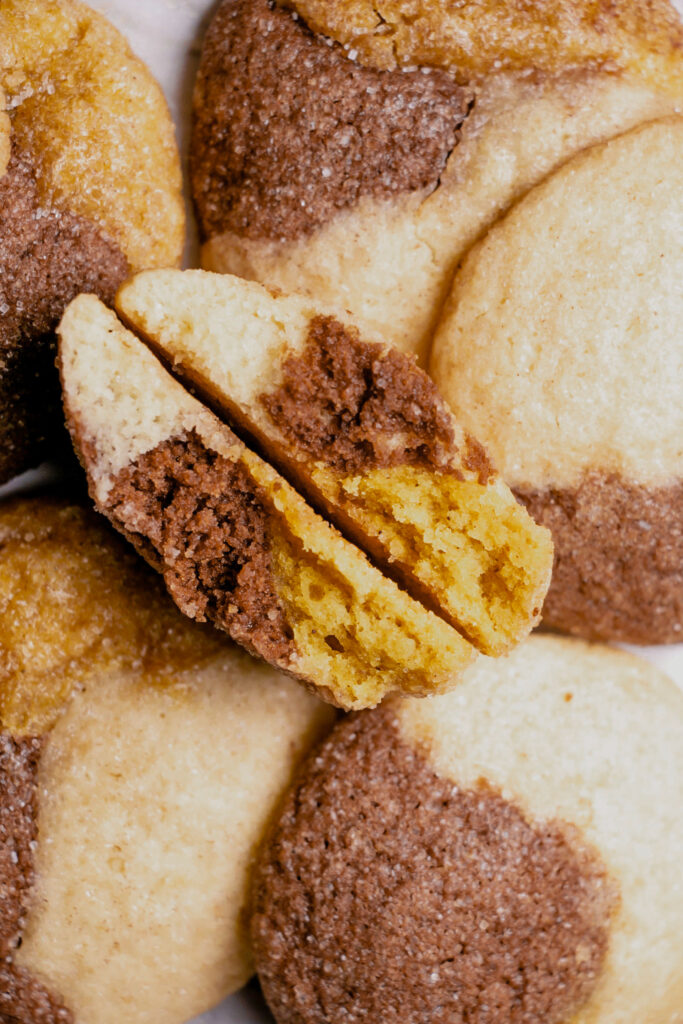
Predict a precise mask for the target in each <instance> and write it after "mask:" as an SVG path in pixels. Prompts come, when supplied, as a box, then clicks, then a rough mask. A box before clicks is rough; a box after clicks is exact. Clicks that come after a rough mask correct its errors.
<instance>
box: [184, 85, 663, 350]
mask: <svg viewBox="0 0 683 1024" xmlns="http://www.w3.org/2000/svg"><path fill="white" fill-rule="evenodd" d="M680 96H681V93H680V92H679V94H678V97H677V96H676V95H674V94H672V93H671V92H670V91H667V90H665V89H661V90H660V89H657V88H654V87H652V86H650V85H648V84H646V83H644V82H642V81H639V80H636V79H627V78H625V77H623V76H620V75H616V74H606V73H605V72H604V71H590V70H582V71H580V72H576V71H565V72H563V73H558V74H557V75H556V76H553V77H544V78H541V79H540V80H536V79H533V78H525V77H524V76H520V75H513V74H498V75H495V76H492V77H491V78H489V79H487V80H486V81H485V82H483V83H481V84H480V85H478V86H477V88H476V91H475V99H474V106H473V108H472V110H471V111H470V113H469V115H468V117H467V118H466V119H465V122H464V124H463V126H462V129H461V137H460V139H459V141H458V144H457V146H456V147H455V149H454V150H453V152H452V153H451V155H450V157H449V159H448V162H447V164H446V167H445V170H444V171H443V172H442V174H441V177H440V183H439V186H438V188H436V189H435V190H431V189H430V190H419V191H417V192H413V193H403V194H400V195H397V196H396V197H394V198H393V199H392V200H391V201H386V200H378V199H376V198H372V197H368V196H361V198H360V199H359V200H358V201H357V203H356V204H355V205H354V206H353V207H351V208H350V209H348V210H342V211H341V212H339V213H337V214H336V215H335V216H334V218H333V219H331V220H330V221H329V222H328V223H326V224H323V225H322V226H321V227H320V228H318V229H317V230H316V231H314V232H313V233H312V234H311V235H309V236H308V237H306V238H300V239H294V240H292V241H288V242H273V241H269V240H267V239H258V240H256V239H253V238H246V237H244V236H241V235H238V234H236V233H234V232H227V233H222V234H217V235H215V236H214V237H213V238H210V239H208V240H207V241H206V242H205V244H204V245H203V247H202V253H201V261H202V266H203V267H204V268H205V269H206V270H213V271H218V272H221V273H232V274H236V275H238V276H240V277H246V278H249V279H252V280H257V281H261V282H262V283H264V284H266V285H267V286H268V287H271V288H278V289H280V290H282V291H283V292H285V293H289V292H298V293H302V294H305V295H307V296H309V297H311V298H312V299H314V300H315V303H316V305H317V307H318V309H319V310H320V311H323V312H324V311H326V310H328V309H329V310H330V311H332V312H333V311H334V310H335V309H339V308H341V309H344V310H347V311H348V312H347V318H349V317H350V318H351V319H352V320H353V321H354V322H356V323H358V325H359V326H360V328H361V330H362V332H363V334H364V335H369V336H372V335H379V336H381V337H383V338H384V339H385V340H386V341H391V342H392V343H394V344H395V345H397V346H398V347H399V348H401V349H402V350H403V351H407V352H415V353H417V355H418V358H419V360H420V362H421V364H422V365H426V362H427V358H428V354H429V348H430V345H431V340H432V336H433V333H434V331H435V329H436V326H437V323H438V318H439V315H440V312H441V309H442V306H443V303H444V302H445V300H446V298H447V295H448V290H449V287H450V284H451V280H452V275H453V272H454V271H455V268H456V266H457V265H458V263H459V261H460V260H461V259H462V258H463V256H464V254H465V253H466V252H467V250H468V249H469V248H470V246H471V245H472V244H473V242H475V241H476V239H477V238H478V237H480V236H481V234H482V233H483V232H484V231H485V230H486V229H487V228H488V227H489V226H490V225H491V224H492V223H493V222H494V221H495V220H496V219H497V218H498V217H499V216H500V215H501V214H502V213H503V212H505V210H506V209H508V208H509V207H510V205H511V204H512V203H513V202H514V201H515V200H516V199H518V198H519V197H520V196H521V195H523V194H524V193H525V192H527V191H528V190H529V189H530V188H531V187H532V186H533V185H535V184H537V183H538V182H539V181H541V180H542V179H543V178H545V177H546V176H547V175H548V174H550V173H551V172H552V171H553V170H555V169H556V168H557V167H559V166H561V165H562V164H563V163H564V162H565V161H566V160H568V159H569V158H570V157H571V156H573V155H574V154H575V153H577V152H579V151H580V150H581V149H583V148H585V147H587V146H590V145H593V144H595V143H598V142H601V141H602V140H604V139H607V138H610V137H611V136H613V135H617V134H619V133H620V132H624V131H627V130H628V129H630V128H632V127H634V126H635V125H637V124H639V123H640V122H642V121H644V120H649V119H652V118H656V117H660V116H662V115H664V114H669V113H672V112H673V111H675V110H677V109H678V108H679V105H680V102H681V100H680ZM263 130H264V132H266V133H267V132H269V131H273V130H275V129H274V128H273V127H272V126H269V125H266V126H264V129H263Z"/></svg>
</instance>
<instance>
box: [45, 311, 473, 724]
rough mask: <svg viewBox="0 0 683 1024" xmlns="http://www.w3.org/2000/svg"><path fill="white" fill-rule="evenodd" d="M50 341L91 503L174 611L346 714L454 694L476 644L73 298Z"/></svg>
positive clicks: (109, 317)
mask: <svg viewBox="0 0 683 1024" xmlns="http://www.w3.org/2000/svg"><path fill="white" fill-rule="evenodd" d="M59 338H60V347H59V359H60V365H61V374H62V384H63V391H64V407H65V412H66V418H67V423H68V425H69V429H70V431H71V434H72V438H73V441H74V445H75V447H76V450H77V452H78V454H79V456H80V458H81V461H82V462H83V465H84V467H85V469H86V473H87V475H88V481H89V486H90V493H91V496H92V497H93V499H94V501H95V504H96V506H97V508H98V509H99V510H100V511H101V512H103V513H104V514H105V515H107V516H108V518H109V519H110V520H111V521H112V523H113V524H114V525H115V526H116V527H117V528H118V529H119V530H121V532H122V533H124V535H125V536H127V537H128V538H129V539H130V540H131V541H132V543H133V544H134V545H135V546H136V547H137V548H138V550H139V551H140V552H141V554H143V555H144V557H145V558H147V559H148V561H149V562H150V563H151V564H152V565H153V566H154V567H155V568H157V569H158V570H159V571H160V572H161V573H162V574H163V576H164V580H165V582H166V586H167V587H168V590H169V592H170V594H171V596H172V597H173V599H174V600H175V602H176V604H177V605H178V607H179V608H180V609H181V610H182V611H183V612H185V614H186V615H189V616H190V617H191V618H194V619H198V620H200V621H205V620H208V621H210V622H212V623H213V624H214V625H216V626H218V627H219V628H221V629H224V630H226V631H227V632H228V633H229V634H230V636H231V637H232V638H233V639H234V640H237V641H238V642H239V643H241V644H242V645H243V646H245V647H246V648H247V649H248V650H249V651H250V652H252V653H254V654H257V655H259V656H260V657H262V658H265V659H266V660H267V661H269V662H271V664H273V665H276V666H277V667H279V668H282V669H285V670H286V671H288V672H290V673H291V674H292V675H295V676H296V677H297V678H299V679H301V680H302V681H304V682H306V683H307V684H308V685H309V686H311V687H313V688H315V690H316V691H317V692H318V693H319V694H320V695H321V696H323V697H324V698H325V699H327V700H329V701H331V702H333V703H335V704H338V705H339V706H341V707H344V708H354V707H355V708H360V707H369V706H373V705H375V704H377V703H378V702H379V701H380V700H381V699H382V698H383V697H384V696H385V695H386V694H387V693H390V692H391V691H392V690H400V691H401V692H404V693H413V694H425V693H431V692H436V691H439V690H443V689H448V688H449V687H450V686H452V685H454V684H455V683H456V681H457V679H458V676H459V674H460V673H461V671H462V669H463V668H464V667H465V666H466V665H467V664H468V663H469V662H470V661H471V660H472V658H473V657H474V654H475V651H474V648H473V647H472V646H471V645H470V644H469V643H468V642H467V641H466V640H464V639H463V638H462V637H461V636H460V635H459V634H458V633H457V632H456V631H455V630H454V629H453V628H452V627H451V626H449V625H448V624H447V623H446V622H444V621H443V620H442V619H440V618H438V617H437V616H436V615H434V614H433V613H432V612H430V611H427V610H426V609H425V608H424V607H423V606H422V605H421V604H420V603H419V602H417V601H415V600H413V599H412V598H411V597H409V596H408V594H406V593H405V592H404V591H402V590H400V589H399V587H398V586H397V585H396V584H395V583H394V582H393V581H391V580H389V579H387V578H386V577H384V576H382V574H381V573H380V572H379V570H378V569H376V568H374V567H373V566H372V565H371V564H370V563H369V562H368V560H367V558H366V557H365V555H364V554H363V553H362V552H361V551H359V550H358V548H356V547H355V546H354V545H352V544H350V543H349V542H348V541H346V540H344V539H343V538H342V536H341V535H340V534H339V533H337V531H336V530H334V529H333V528H332V527H331V526H330V525H329V524H328V523H327V522H325V521H324V520H323V519H321V518H320V517H319V516H318V515H316V513H315V512H314V511H313V510H312V509H311V508H310V506H308V505H307V504H306V502H305V501H304V500H303V498H301V497H300V495H299V494H298V493H297V492H296V491H295V490H294V489H293V488H292V487H290V486H289V484H287V483H286V482H285V480H284V479H283V478H282V477H280V476H279V475H278V474H277V473H276V471H275V470H274V469H272V468H271V466H270V465H268V464H267V463H265V462H263V461H262V460H261V459H260V458H259V457H258V456H256V455H254V454H253V453H252V452H251V451H250V450H249V449H248V448H246V447H245V445H244V444H242V442H241V441H239V440H238V438H237V437H236V436H235V435H234V434H233V433H232V431H231V430H230V429H229V428H228V427H226V426H224V425H223V424H222V423H221V422H220V421H219V420H218V419H217V418H216V417H215V416H214V415H213V414H212V413H210V412H209V411H208V410H207V409H206V408H205V407H204V406H203V405H202V404H201V403H200V402H198V401H197V400H196V399H195V398H193V397H192V396H191V395H189V394H188V393H187V392H186V391H185V390H184V388H183V387H181V385H180V384H178V383H177V382H176V381H175V380H174V379H173V378H172V377H171V376H170V374H169V373H167V372H166V370H164V368H163V367H162V365H161V363H160V362H159V361H158V360H157V359H156V358H155V357H154V356H153V355H152V354H151V352H150V351H149V350H148V349H147V347H146V346H145V345H144V344H143V343H142V342H141V341H139V340H138V339H137V338H136V337H135V336H134V335H132V334H131V333H130V332H129V331H127V330H126V329H125V328H124V327H123V325H122V324H121V323H120V322H119V321H118V319H117V318H116V316H115V315H114V314H113V313H112V312H110V311H109V310H108V309H106V307H105V306H104V305H103V304H102V303H101V302H99V301H98V300H97V299H96V298H95V297H94V296H79V298H77V299H75V300H74V302H72V303H71V305H70V306H69V308H68V309H67V311H66V313H65V315H64V318H63V319H62V322H61V325H60V327H59Z"/></svg>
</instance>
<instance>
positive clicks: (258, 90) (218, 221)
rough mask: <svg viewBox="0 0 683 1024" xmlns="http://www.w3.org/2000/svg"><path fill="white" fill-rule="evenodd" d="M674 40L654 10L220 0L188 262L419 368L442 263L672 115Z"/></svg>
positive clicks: (204, 96)
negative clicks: (254, 286) (314, 313)
mask: <svg viewBox="0 0 683 1024" xmlns="http://www.w3.org/2000/svg"><path fill="white" fill-rule="evenodd" d="M283 8H289V9H283ZM682 42H683V30H682V29H681V25H680V22H679V19H678V15H677V13H676V11H675V9H674V8H673V7H672V6H671V5H670V4H669V3H668V0H617V2H615V3H609V4H602V3H601V4H596V3H594V2H593V0H531V2H527V0H524V2H522V0H518V2H514V3H510V2H501V0H486V2H478V3H476V4H469V3H451V2H446V0H420V2H415V0H387V2H383V3H381V4H376V3H373V4H371V3H370V2H369V0H368V2H367V3H365V2H359V0H348V2H347V0H320V2H318V0H288V2H287V3H285V4H283V5H278V4H276V3H273V2H269V0H224V2H223V3H222V4H221V5H220V6H219V7H218V10H217V11H216V14H215V16H214V19H213V21H212V23H211V25H210V27H209V30H208V33H207V35H206V39H205V42H204V48H203V54H202V61H201V66H200V70H199V75H198V78H197V83H196V88H195V96H194V130H193V142H192V162H191V177H192V187H193V193H194V198H195V204H196V209H197V213H198V218H199V224H200V230H201V235H202V239H203V242H204V245H203V250H202V265H203V266H204V267H205V268H206V269H208V270H219V271H227V272H230V273H234V274H237V275H239V276H242V277H249V278H253V279H255V280H258V281H261V282H262V283H264V284H266V285H269V286H271V287H277V288H280V289H282V291H284V292H303V293H305V294H307V295H309V296H310V297H312V298H314V299H315V300H316V302H318V303H319V304H322V305H332V306H333V307H335V306H336V307H339V306H340V307H342V308H345V309H347V310H349V311H350V312H351V313H352V314H353V316H354V318H355V319H356V321H357V322H358V323H359V325H360V326H361V327H362V329H363V330H364V331H365V330H371V331H372V330H376V331H377V332H378V333H379V334H380V335H381V336H382V337H383V338H384V339H386V340H387V341H391V342H393V343H395V344H397V345H398V346H399V347H401V348H403V349H406V350H408V351H413V352H417V353H418V354H419V356H420V358H421V360H423V362H424V361H426V356H427V352H428V349H429V345H430V341H431V336H432V333H433V330H434V326H435V324H436V322H437V320H438V316H439V312H440V309H441V306H442V303H443V301H444V299H445V297H446V295H447V292H448V287H449V284H450V280H451V278H452V274H453V271H454V269H455V267H456V265H457V264H458V262H459V260H460V259H461V258H462V256H463V254H464V253H465V252H466V250H467V249H468V248H469V247H470V246H471V245H472V243H473V242H474V241H475V240H476V239H477V237H478V236H479V235H481V233H482V232H483V231H485V230H486V228H488V226H489V225H490V224H491V223H493V222H494V221H495V220H496V219H497V217H499V216H500V214H501V213H502V212H503V211H505V210H506V209H507V208H508V207H509V206H510V205H511V203H512V202H513V201H514V200H515V199H516V198H518V197H519V196H520V195H522V194H523V193H524V192H526V191H528V189H529V188H530V187H531V186H533V185H534V184H536V183H537V182H539V181H540V180H541V179H542V178H544V177H545V176H546V175H547V174H549V173H550V172H551V171H552V170H554V169H555V168H556V167H558V166H559V165H561V164H562V163H563V162H564V161H566V160H567V159H568V158H569V157H571V156H572V155H573V154H575V153H576V152H578V151H579V150H581V149H583V148H585V147H587V146H590V145H592V144H594V143H596V142H600V141H602V140H604V139H606V138H610V137H612V136H614V135H616V134H619V133H620V132H623V131H626V130H627V129H629V128H631V127H633V126H635V125H637V124H639V123H640V122H642V121H644V120H648V119H651V118H656V117H659V116H661V115H663V114H668V113H671V112H673V111H675V110H678V109H679V108H680V105H681V102H682V100H683V56H682V51H681V44H682Z"/></svg>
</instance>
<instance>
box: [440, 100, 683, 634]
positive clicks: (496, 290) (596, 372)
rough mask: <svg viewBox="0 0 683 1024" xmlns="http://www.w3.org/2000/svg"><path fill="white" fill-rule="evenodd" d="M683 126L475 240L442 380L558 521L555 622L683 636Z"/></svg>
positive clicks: (578, 177)
mask: <svg viewBox="0 0 683 1024" xmlns="http://www.w3.org/2000/svg"><path fill="white" fill-rule="evenodd" d="M681 281H683V119H682V118H678V117H675V118H667V119H663V120H660V121H657V122H652V123H650V124H648V125H644V126H641V127H639V128H637V129H634V130H633V131H631V132H628V133H626V134H625V135H623V136H621V137H620V138H618V139H614V140H612V141H610V142H607V143H605V144H604V145H602V146H597V147H595V148H593V149H591V150H589V151H588V152H587V153H585V154H582V155H580V156H578V157H576V158H575V159H574V160H573V161H571V162H570V163H568V164H567V165H566V166H565V167H564V168H562V169H561V170H560V171H558V172H557V173H556V174H555V175H553V176H552V177H550V178H549V179H548V180H547V181H546V182H544V183H543V184H542V185H540V186H539V187H538V188H537V189H535V190H534V191H532V192H531V193H530V194H529V195H528V196H526V197H525V198H524V199H523V200H522V201H521V202H520V203H519V204H518V205H517V206H516V207H515V208H514V209H513V210H512V211H511V212H510V213H509V214H508V215H507V217H505V218H504V219H503V220H502V221H501V222H500V223H499V224H498V225H496V226H495V227H494V228H493V229H492V230H491V231H490V232H489V234H488V235H487V236H486V238H485V239H484V240H483V241H482V242H481V243H480V244H479V245H478V246H476V247H475V248H474V249H473V250H472V251H471V253H470V254H469V255H468V257H467V259H466V260H465V261H464V264H463V266H462V268H461V269H460V271H459V272H458V274H457V276H456V278H455V284H454V288H453V292H452V295H451V297H450V299H449V304H448V306H447V308H446V311H445V313H444V317H443V320H442V322H441V324H440V326H439V330H438V332H437V335H436V339H435V342H434V350H433V354H432V360H431V371H432V374H433V377H434V379H435V381H436V382H437V384H438V386H439V388H440V389H441V391H442V393H443V395H444V396H445V398H446V399H447V400H448V402H449V403H450V404H451V406H452V407H453V409H454V411H455V413H456V415H457V416H458V418H459V420H460V421H461V422H462V423H463V425H464V426H465V428H466V429H468V430H471V431H472V432H473V433H474V434H475V435H476V436H477V437H478V438H480V439H481V441H482V442H483V443H484V444H485V445H486V446H487V448H488V450H489V451H490V452H491V455H492V458H493V459H494V461H495V463H496V465H497V466H498V467H499V469H500V471H501V473H502V475H503V477H504V478H505V480H506V482H507V483H508V484H509V485H510V486H511V487H512V488H513V489H514V490H515V492H516V493H517V495H518V496H519V498H520V499H521V500H522V501H524V503H525V504H526V505H527V507H528V508H529V510H530V511H531V513H532V515H533V516H534V517H535V518H536V519H537V520H538V521H539V522H542V523H544V524H545V525H546V526H548V527H549V528H550V530H551V531H552V534H553V538H554V541H555V568H554V571H553V579H552V583H551V587H550V592H549V594H548V598H547V600H546V603H545V608H544V618H545V621H546V622H547V623H548V625H550V626H554V627H556V628H558V629H563V630H567V631H569V632H572V633H576V634H578V635H580V636H584V637H588V638H591V639H603V640H624V641H629V642H632V643H666V642H674V641H679V640H683V446H682V443H681V439H682V438H683V344H681V324H682V323H683V288H682V287H681Z"/></svg>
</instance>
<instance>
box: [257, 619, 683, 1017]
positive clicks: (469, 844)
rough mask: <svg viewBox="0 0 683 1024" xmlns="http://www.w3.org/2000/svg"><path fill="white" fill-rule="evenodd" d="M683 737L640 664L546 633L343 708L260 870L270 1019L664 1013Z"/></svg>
mask: <svg viewBox="0 0 683 1024" xmlns="http://www.w3.org/2000/svg"><path fill="white" fill-rule="evenodd" d="M682 735H683V697H682V695H681V693H680V692H679V691H678V690H677V688H676V687H675V686H674V684H673V683H672V682H671V681H670V680H668V679H667V678H666V677H665V676H663V675H661V674H660V673H658V672H657V671H656V670H655V669H654V668H653V667H652V666H650V665H648V664H647V663H645V662H641V661H639V660H638V659H636V658H633V657H632V656H631V655H626V654H624V653H623V652H616V651H611V650H609V649H607V648H600V647H590V646H588V645H586V644H581V643H578V642H576V641H567V640H562V639H558V638H552V637H540V638H539V637H532V638H531V639H530V640H529V641H527V642H526V644H524V645H521V646H520V647H518V648H517V649H516V650H515V651H514V652H513V653H512V654H511V655H510V657H509V658H505V659H500V660H496V661H492V660H490V659H487V658H481V659H480V660H479V661H478V662H477V663H476V664H475V665H474V666H473V667H472V668H471V669H469V670H468V672H467V673H466V676H465V679H464V684H463V686H462V687H461V688H460V689H459V690H458V691H456V692H454V693H452V694H448V695H445V696H443V697H436V698H429V699H427V700H424V701H397V700H393V699H392V700H391V701H390V702H388V704H386V705H385V706H384V707H382V708H380V709H378V710H375V711H371V712H364V713H362V714H360V715H354V716H352V717H351V718H349V719H347V720H345V721H344V722H342V723H340V724H339V725H337V726H336V727H335V729H334V730H333V732H332V733H331V735H330V736H329V737H328V739H327V740H326V741H325V742H324V743H323V745H322V747H321V748H319V749H318V750H317V751H316V756H315V757H313V758H311V759H309V760H308V762H307V763H306V764H305V765H304V767H303V770H302V771H301V773H300V775H299V777H298V779H297V781H296V784H295V786H294V788H293V790H292V791H290V793H289V794H288V796H287V798H286V800H285V801H284V803H283V806H282V809H281V811H280V814H279V815H278V818H277V819H276V820H275V821H274V823H273V828H272V831H271V835H270V838H269V841H268V843H267V844H266V845H265V846H264V847H263V852H262V856H261V858H260V862H259V865H258V868H257V872H256V877H255V887H254V913H253V917H252V923H251V927H252V935H253V938H254V942H255V948H256V956H257V969H258V972H259V976H260V979H261V982H262V985H263V988H264V992H265V994H266V998H267V1000H268V1002H269V1005H270V1007H271V1009H272V1010H273V1013H274V1015H275V1018H276V1020H277V1021H278V1022H283V1024H284V1022H292V1021H296V1022H297V1024H314V1022H318V1021H320V1020H321V1019H325V1020H334V1021H337V1020H345V1021H349V1022H350V1024H355V1022H361V1021H367V1020H378V1021H379V1020H381V1021H382V1022H385V1024H393V1022H397V1024H398V1022H403V1021H406V1020H415V1021H427V1020H429V1021H438V1022H444V1024H445V1022H448V1024H451V1022H453V1021H468V1022H472V1024H569V1022H571V1024H589V1022H590V1024H593V1022H595V1021H597V1020H600V1021H603V1020H604V1021H608V1020H609V1021H612V1020H614V1021H616V1020H619V1021H622V1022H623V1024H641V1022H642V1021H648V1022H649V1024H655V1022H660V1024H661V1022H663V1021H671V1022H673V1021H674V1020H676V1016H677V1012H678V1009H679V1008H680V1005H681V997H682V995H683V988H682V985H683V981H682V979H683V973H682V971H681V966H682V956H683V952H682V951H681V946H680V942H679V941H678V935H679V933H680V929H681V927H682V925H683V898H682V896H681V892H680V887H679V886H678V884H677V878H678V875H679V874H680V868H679V859H680V855H679V852H678V851H679V848H680V843H681V841H682V840H683V823H682V822H681V819H680V815H679V814H678V807H679V806H680V801H681V797H682V795H683V793H682V786H683V772H682V769H683V746H682V745H681V736H682Z"/></svg>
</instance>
